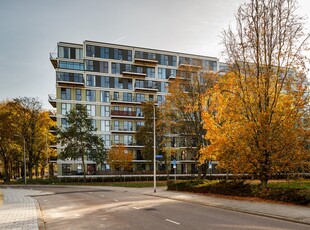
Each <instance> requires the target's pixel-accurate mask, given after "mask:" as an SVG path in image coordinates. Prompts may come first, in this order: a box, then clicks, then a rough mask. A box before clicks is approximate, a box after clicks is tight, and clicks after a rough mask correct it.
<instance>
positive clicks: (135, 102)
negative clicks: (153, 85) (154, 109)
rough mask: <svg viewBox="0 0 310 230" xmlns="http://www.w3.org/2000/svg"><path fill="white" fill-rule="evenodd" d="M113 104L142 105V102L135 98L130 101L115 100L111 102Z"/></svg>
mask: <svg viewBox="0 0 310 230" xmlns="http://www.w3.org/2000/svg"><path fill="white" fill-rule="evenodd" d="M111 104H141V101H137V100H136V99H135V98H132V99H131V100H130V99H125V100H124V99H123V100H122V99H121V98H113V99H112V100H111Z"/></svg>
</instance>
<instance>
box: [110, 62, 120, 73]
mask: <svg viewBox="0 0 310 230" xmlns="http://www.w3.org/2000/svg"><path fill="white" fill-rule="evenodd" d="M120 73H121V66H120V64H119V63H112V74H120Z"/></svg>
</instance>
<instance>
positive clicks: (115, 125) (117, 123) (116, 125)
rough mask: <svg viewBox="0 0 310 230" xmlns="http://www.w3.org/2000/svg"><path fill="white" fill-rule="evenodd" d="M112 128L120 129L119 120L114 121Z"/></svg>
mask: <svg viewBox="0 0 310 230" xmlns="http://www.w3.org/2000/svg"><path fill="white" fill-rule="evenodd" d="M113 130H116V131H118V130H120V129H119V121H114V129H113Z"/></svg>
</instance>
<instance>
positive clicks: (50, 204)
mask: <svg viewBox="0 0 310 230" xmlns="http://www.w3.org/2000/svg"><path fill="white" fill-rule="evenodd" d="M35 189H39V190H42V191H50V192H53V193H54V194H51V195H44V196H37V197H35V198H36V199H37V200H38V202H39V204H40V207H41V210H42V217H43V220H44V223H45V228H46V229H57V230H59V229H62V230H64V229H75V230H76V229H152V230H156V229H160V230H165V229H186V230H192V229H199V230H202V229H208V230H209V229H210V230H211V229H224V230H226V229H251V230H253V229H262V230H269V229H309V226H307V225H302V224H297V223H293V222H288V221H283V220H277V219H272V218H267V217H261V216H256V215H250V214H244V213H240V212H234V211H228V210H223V209H220V208H214V207H208V206H204V205H199V204H192V203H186V202H181V201H176V200H170V199H165V198H158V197H154V196H148V195H143V194H141V193H138V192H132V191H120V190H117V189H113V188H111V187H109V188H107V189H105V188H104V187H98V188H85V187H67V186H61V187H36V188H35Z"/></svg>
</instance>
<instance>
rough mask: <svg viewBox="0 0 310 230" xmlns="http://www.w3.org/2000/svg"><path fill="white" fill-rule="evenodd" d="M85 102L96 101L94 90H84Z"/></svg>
mask: <svg viewBox="0 0 310 230" xmlns="http://www.w3.org/2000/svg"><path fill="white" fill-rule="evenodd" d="M86 101H96V91H95V90H86Z"/></svg>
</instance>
